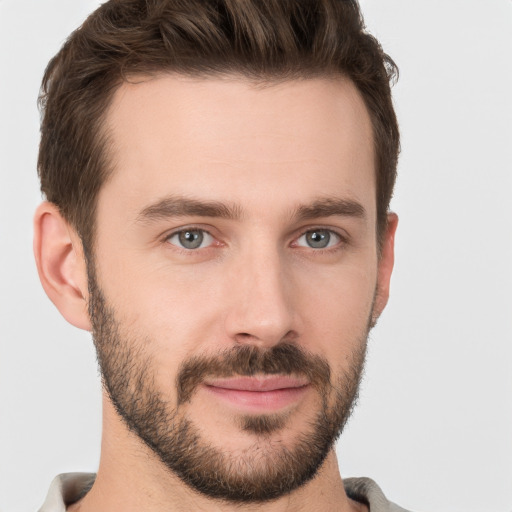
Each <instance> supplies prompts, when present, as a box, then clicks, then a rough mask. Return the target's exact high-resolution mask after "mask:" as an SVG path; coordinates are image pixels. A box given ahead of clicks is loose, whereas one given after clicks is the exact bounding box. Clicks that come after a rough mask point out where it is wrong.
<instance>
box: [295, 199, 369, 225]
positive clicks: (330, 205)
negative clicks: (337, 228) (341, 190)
mask: <svg viewBox="0 0 512 512" xmlns="http://www.w3.org/2000/svg"><path fill="white" fill-rule="evenodd" d="M333 216H339V217H355V218H357V219H362V220H364V219H366V210H365V208H364V206H363V205H362V204H361V203H359V202H358V201H354V200H352V199H341V198H338V197H328V198H322V199H317V200H316V201H313V203H311V204H309V205H300V206H299V207H298V208H297V209H296V210H295V212H294V213H293V215H292V217H295V218H297V219H298V220H301V221H303V220H311V219H316V218H319V217H333Z"/></svg>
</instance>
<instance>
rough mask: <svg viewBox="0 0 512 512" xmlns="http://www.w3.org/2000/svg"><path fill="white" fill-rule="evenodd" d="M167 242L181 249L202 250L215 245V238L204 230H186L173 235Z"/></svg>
mask: <svg viewBox="0 0 512 512" xmlns="http://www.w3.org/2000/svg"><path fill="white" fill-rule="evenodd" d="M167 241H168V242H169V243H171V244H173V245H175V246H177V247H179V248H181V249H188V250H193V249H201V248H203V247H208V246H209V245H211V244H212V243H213V236H212V235H210V233H208V232H207V231H204V230H203V229H184V230H183V231H178V232H177V233H173V234H172V235H170V236H169V238H167Z"/></svg>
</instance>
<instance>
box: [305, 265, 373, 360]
mask: <svg viewBox="0 0 512 512" xmlns="http://www.w3.org/2000/svg"><path fill="white" fill-rule="evenodd" d="M309 277H310V278H309V279H307V280H304V282H303V283H302V286H301V289H302V292H301V293H299V294H298V297H299V298H300V299H299V300H300V306H299V307H300V309H301V310H302V311H304V312H305V313H304V314H303V320H304V331H305V334H306V333H309V335H307V336H305V337H304V339H305V342H307V343H308V344H310V345H311V346H310V347H308V348H309V349H310V350H312V351H317V350H318V349H319V347H322V352H324V355H325V356H326V357H327V358H328V359H329V360H332V361H336V360H340V359H345V358H346V354H347V353H349V352H350V351H351V350H352V349H354V348H355V347H356V346H358V345H360V343H361V341H362V339H365V338H366V335H367V330H368V325H369V319H370V316H371V310H372V305H373V300H374V295H375V286H376V281H377V269H376V265H367V266H366V267H365V268H361V266H359V265H357V266H356V265H354V266H345V267H340V268H339V269H336V271H333V272H330V273H326V274H324V275H322V276H319V275H316V276H314V278H312V276H309Z"/></svg>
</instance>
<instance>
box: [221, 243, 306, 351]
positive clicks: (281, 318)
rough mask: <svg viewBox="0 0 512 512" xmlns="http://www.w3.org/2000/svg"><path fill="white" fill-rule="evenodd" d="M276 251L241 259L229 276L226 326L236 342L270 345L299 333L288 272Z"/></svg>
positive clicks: (289, 338) (229, 334)
mask: <svg viewBox="0 0 512 512" xmlns="http://www.w3.org/2000/svg"><path fill="white" fill-rule="evenodd" d="M282 260H283V258H282V256H281V255H280V254H279V253H278V251H264V250H262V251H259V252H258V253H257V254H255V253H253V254H252V255H250V256H248V257H246V258H243V259H241V261H240V263H239V264H238V265H237V267H236V269H234V272H233V274H232V276H231V280H230V281H231V285H230V290H229V294H230V297H231V300H230V302H229V304H230V309H229V311H228V312H227V316H226V323H225V329H226V332H227V335H228V337H229V338H230V339H232V340H234V341H235V342H236V343H238V344H251V345H255V346H259V347H262V348H270V347H271V346H273V345H276V344H278V343H279V342H281V341H287V342H292V341H293V340H294V339H295V338H297V337H298V335H299V317H298V314H297V311H296V310H295V307H294V300H293V294H294V292H295V290H294V289H293V282H292V279H291V272H290V271H289V269H287V268H286V265H285V262H284V261H282Z"/></svg>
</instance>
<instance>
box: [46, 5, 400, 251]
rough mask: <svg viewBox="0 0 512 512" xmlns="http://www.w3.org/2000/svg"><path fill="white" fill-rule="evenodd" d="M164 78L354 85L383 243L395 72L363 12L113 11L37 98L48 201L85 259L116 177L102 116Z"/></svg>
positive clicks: (53, 70)
mask: <svg viewBox="0 0 512 512" xmlns="http://www.w3.org/2000/svg"><path fill="white" fill-rule="evenodd" d="M159 72H176V73H181V74H185V75H192V76H205V77H208V76H215V75H219V74H237V75H242V76H245V77H248V78H249V79H253V80H256V81H270V82H271V81H274V80H279V81H281V80H292V79H298V78H309V77H316V76H336V75H337V76H346V77H349V78H350V79H351V80H352V81H353V82H354V84H355V85H356V87H357V89H358V90H359V92H360V93H361V95H362V97H363V99H364V102H365V104H366V107H367V109H368V111H369V114H370V117H371V120H372V125H373V132H374V147H375V166H376V187H377V198H376V201H377V234H378V238H379V241H380V240H381V235H382V234H383V232H384V231H385V227H386V222H387V212H388V208H389V202H390V200H391V196H392V193H393V187H394V183H395V179H396V166H397V159H398V152H399V132H398V125H397V120H396V116H395V112H394V109H393V104H392V100H391V91H390V81H391V80H393V79H394V78H395V77H396V76H397V68H396V66H395V64H394V62H393V61H392V60H391V58H390V57H389V56H387V55H386V54H385V53H384V52H383V50H382V48H381V46H380V45H379V43H378V41H377V40H376V39H375V38H374V37H372V36H371V35H369V34H368V33H367V32H366V31H365V26H364V22H363V18H362V15H361V13H360V10H359V5H358V3H357V0H110V1H108V2H106V3H104V4H103V5H101V6H100V7H99V8H98V9H97V10H96V11H95V12H93V13H92V14H91V15H90V16H89V17H88V18H87V20H86V21H85V22H84V24H83V25H82V26H81V27H80V28H78V29H77V30H76V31H75V32H73V33H72V34H71V36H70V37H69V38H68V40H67V41H66V43H65V44H64V46H63V47H62V49H61V50H60V51H59V53H58V54H57V55H56V56H55V57H54V58H53V59H52V60H51V61H50V63H49V64H48V67H47V68H46V71H45V74H44V78H43V82H42V88H41V94H40V98H39V101H40V107H41V111H42V122H41V144H40V149H39V160H38V172H39V177H40V180H41V190H42V192H43V194H44V195H45V196H46V198H47V199H48V200H49V201H51V202H52V203H54V204H56V205H57V206H58V207H59V209H60V211H61V213H62V215H63V216H64V218H66V219H67V220H68V222H70V223H71V225H72V226H73V227H74V228H75V229H76V230H77V232H78V234H79V235H80V237H81V239H82V242H83V244H84V247H85V248H86V249H87V248H88V249H92V245H93V235H94V221H95V208H96V202H97V195H98V192H99V190H100V188H101V186H102V184H103V183H104V181H105V179H106V178H107V176H108V174H109V172H111V171H110V169H111V166H110V165H109V162H108V148H107V142H106V141H107V137H106V134H105V133H104V132H103V131H102V124H103V121H104V117H105V112H106V111H107V109H108V106H109V103H110V101H111V99H112V96H113V93H114V91H115V90H116V88H117V87H119V85H120V84H121V83H122V82H123V81H125V80H127V79H128V78H129V77H133V76H136V75H143V74H153V73H159Z"/></svg>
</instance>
